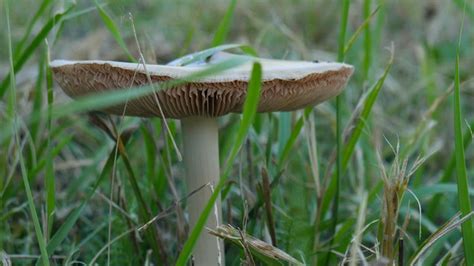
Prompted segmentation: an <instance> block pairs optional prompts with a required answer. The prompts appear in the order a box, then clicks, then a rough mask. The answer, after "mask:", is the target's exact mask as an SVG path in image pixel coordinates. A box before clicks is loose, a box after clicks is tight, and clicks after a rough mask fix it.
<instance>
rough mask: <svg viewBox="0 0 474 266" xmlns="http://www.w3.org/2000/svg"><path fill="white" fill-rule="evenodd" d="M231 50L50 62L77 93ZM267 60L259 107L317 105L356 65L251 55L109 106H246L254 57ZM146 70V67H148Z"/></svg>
mask: <svg viewBox="0 0 474 266" xmlns="http://www.w3.org/2000/svg"><path fill="white" fill-rule="evenodd" d="M236 56H240V55H232V54H228V53H218V54H216V55H213V56H212V57H211V58H210V59H209V60H208V61H207V62H205V63H200V64H191V65H187V66H171V65H146V70H145V68H144V67H143V65H142V64H138V63H124V62H116V61H95V60H94V61H67V60H55V61H53V62H51V63H50V66H51V68H52V71H53V73H54V78H55V80H56V81H57V82H58V83H59V85H60V86H61V87H62V89H63V90H64V92H65V93H66V94H67V95H69V96H70V97H72V98H78V97H81V96H86V95H91V94H94V93H98V92H103V91H110V90H118V89H128V88H131V87H138V86H145V85H149V82H148V78H147V75H146V73H147V72H148V74H149V75H150V77H151V80H152V82H162V81H169V80H173V79H184V78H186V77H187V76H189V75H190V74H193V73H195V72H198V71H202V70H203V69H205V68H206V67H208V66H209V65H211V64H215V63H218V62H221V61H222V60H225V59H227V58H229V57H236ZM255 61H258V62H260V63H261V65H262V89H261V96H260V102H259V104H258V112H272V111H292V110H297V109H300V108H304V107H307V106H312V105H316V104H318V103H320V102H323V101H325V100H327V99H329V98H331V97H333V96H336V95H338V94H339V93H340V92H341V91H342V89H343V88H344V86H345V85H346V83H347V81H348V79H349V77H350V76H351V74H352V72H353V67H352V66H351V65H347V64H343V63H329V62H308V61H285V60H273V59H262V58H252V60H249V61H248V62H246V63H244V64H242V65H240V66H238V67H235V68H231V69H228V70H225V71H223V72H220V73H218V74H214V75H210V76H206V77H203V78H200V79H198V80H192V81H190V82H186V83H182V84H181V85H177V86H174V87H170V88H168V89H165V90H160V91H157V92H155V94H156V96H157V97H155V95H153V93H152V94H149V95H147V96H144V97H140V98H137V99H133V100H130V101H128V102H126V103H122V104H119V105H115V106H111V107H107V108H104V109H103V110H102V111H105V112H107V113H110V114H117V115H122V114H123V113H124V114H125V115H128V116H140V117H154V116H157V117H161V113H160V110H159V107H158V104H157V102H156V99H158V100H159V104H160V106H161V108H162V110H163V114H164V116H165V117H166V118H177V119H181V118H184V117H190V116H211V117H216V116H222V115H225V114H227V113H230V112H235V113H238V112H241V111H242V108H243V104H244V101H245V96H246V92H247V85H248V80H249V79H250V73H251V69H252V65H253V64H252V63H253V62H255ZM146 71H147V72H146Z"/></svg>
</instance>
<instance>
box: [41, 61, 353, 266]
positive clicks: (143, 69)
mask: <svg viewBox="0 0 474 266" xmlns="http://www.w3.org/2000/svg"><path fill="white" fill-rule="evenodd" d="M236 56H241V55H233V54H229V53H224V52H219V53H216V54H214V55H212V56H211V57H210V58H207V60H206V61H205V62H201V63H197V64H196V63H195V64H191V65H187V66H179V65H139V66H137V64H136V63H124V62H115V61H65V60H55V61H53V62H51V63H50V66H51V68H52V71H53V73H54V78H55V80H56V81H57V82H58V83H59V85H60V86H61V87H62V89H63V90H64V92H66V94H68V95H69V96H71V97H72V98H78V97H81V96H85V95H90V94H93V93H97V92H102V91H107V90H116V89H127V88H129V87H130V86H131V85H132V86H143V85H147V84H148V82H149V79H148V77H150V78H151V81H152V82H161V81H169V80H179V79H184V78H186V77H187V76H188V75H190V74H192V73H195V72H197V71H201V70H203V69H205V68H206V67H207V66H209V65H212V64H216V63H218V62H222V61H223V60H226V59H228V58H232V57H236ZM252 61H258V62H260V64H261V65H262V70H263V72H262V89H261V96H260V102H259V103H258V109H257V111H258V112H273V111H293V110H297V109H301V108H304V107H307V106H313V105H316V104H318V103H320V102H323V101H325V100H327V99H329V98H331V97H333V96H336V95H337V94H339V93H340V92H341V90H342V89H343V88H344V86H345V84H346V83H347V81H348V79H349V77H350V76H351V74H352V72H353V68H352V66H350V65H347V64H343V63H329V62H307V61H284V60H273V59H262V58H254V57H252V58H250V60H249V61H248V62H247V63H245V64H242V65H240V66H238V67H235V68H232V69H228V70H225V71H223V72H221V73H218V74H214V75H209V76H206V77H203V78H200V79H198V80H195V81H189V82H187V83H185V84H182V85H177V86H174V87H171V88H169V89H166V90H161V91H157V92H155V93H151V94H149V95H147V96H144V97H141V98H137V99H133V100H130V101H128V102H127V103H122V104H119V105H115V106H112V107H107V108H104V109H103V111H105V112H107V113H109V114H116V115H121V114H125V115H128V116H139V117H161V118H174V119H180V121H181V127H182V136H183V149H184V156H183V158H184V164H185V173H186V186H187V189H188V191H193V190H195V189H197V188H199V187H201V186H202V185H204V184H208V183H211V184H212V183H217V181H218V179H219V149H218V124H217V117H219V116H223V115H226V114H228V113H239V112H241V111H242V108H243V104H244V101H245V96H246V90H247V85H248V80H249V78H250V72H251V67H252ZM210 195H211V191H210V190H203V191H200V192H199V193H196V195H194V196H193V198H192V200H189V201H188V212H189V222H190V227H191V228H193V227H194V224H195V223H196V221H197V220H198V218H199V215H200V213H201V211H202V210H203V208H204V207H205V205H206V203H207V202H208V200H209V197H210ZM217 209H218V211H217V215H211V216H210V217H209V218H208V220H207V224H206V226H207V227H209V228H216V226H217V225H219V224H220V223H221V208H220V200H218V201H217ZM216 216H217V217H216ZM219 251H220V253H221V254H219ZM223 252H224V249H223V243H222V242H221V241H218V240H217V239H216V237H214V236H211V235H210V234H201V235H200V237H199V239H198V242H197V243H196V246H195V249H194V251H193V256H194V262H195V265H216V263H217V262H218V257H219V255H221V256H222V254H223ZM222 257H223V256H222ZM222 257H221V258H222Z"/></svg>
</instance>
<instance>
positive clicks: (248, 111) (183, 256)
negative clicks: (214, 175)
mask: <svg viewBox="0 0 474 266" xmlns="http://www.w3.org/2000/svg"><path fill="white" fill-rule="evenodd" d="M261 80H262V66H261V65H260V64H259V63H254V64H253V68H252V74H251V76H250V81H249V85H248V89H247V96H246V98H245V103H244V107H243V115H242V120H241V122H240V127H239V131H238V133H237V136H236V139H235V141H234V144H233V146H232V149H231V151H230V154H229V157H228V158H227V161H226V164H225V168H224V171H223V173H222V175H221V177H220V179H219V182H218V184H217V186H216V187H215V189H214V192H213V193H212V195H211V197H210V199H209V201H208V203H207V204H206V207H205V208H204V210H203V211H202V213H201V215H200V217H199V219H198V221H197V222H196V225H195V227H194V229H193V230H192V231H191V232H190V234H189V237H188V240H186V242H185V244H184V246H183V249H182V250H181V252H180V254H179V257H178V260H177V262H176V265H180V266H184V265H186V263H187V261H188V260H189V258H190V257H191V254H192V251H193V248H194V245H195V244H196V242H197V239H198V237H199V235H200V234H201V231H202V230H203V228H204V225H205V223H206V220H207V218H208V217H209V214H210V213H211V210H212V209H213V208H214V205H215V203H216V200H217V198H218V196H219V193H220V192H221V190H222V188H223V187H224V186H225V183H226V180H227V176H228V174H229V171H230V169H231V168H232V165H233V162H234V159H235V157H236V156H237V154H238V152H239V150H240V147H241V146H242V144H243V143H244V141H245V137H246V136H247V132H248V130H249V129H250V126H251V125H252V121H253V119H254V117H255V114H256V112H257V106H258V101H259V99H260V90H261Z"/></svg>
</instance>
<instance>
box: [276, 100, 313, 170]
mask: <svg viewBox="0 0 474 266" xmlns="http://www.w3.org/2000/svg"><path fill="white" fill-rule="evenodd" d="M312 111H313V108H312V107H308V108H305V109H304V112H303V115H302V116H301V117H300V118H299V119H298V121H296V123H295V126H294V127H293V129H292V130H291V134H290V136H289V138H288V139H287V141H286V144H285V147H284V148H283V151H282V152H281V155H280V158H279V159H278V168H279V169H281V168H282V167H283V164H284V163H285V162H286V159H287V158H288V156H289V155H290V152H291V148H292V147H293V145H294V144H295V142H296V139H297V138H298V136H299V134H300V132H301V129H302V128H303V125H304V121H305V120H306V119H307V118H308V116H309V114H311V112H312Z"/></svg>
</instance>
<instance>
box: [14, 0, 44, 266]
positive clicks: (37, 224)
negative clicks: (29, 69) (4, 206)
mask: <svg viewBox="0 0 474 266" xmlns="http://www.w3.org/2000/svg"><path fill="white" fill-rule="evenodd" d="M5 18H6V24H7V36H8V38H7V39H8V40H7V43H8V55H9V56H8V57H9V63H10V73H11V74H10V75H9V77H7V78H9V80H10V90H9V91H10V97H9V100H10V101H9V105H10V107H9V108H12V109H11V110H12V111H13V113H12V114H11V116H9V118H10V119H11V121H12V122H11V123H12V125H13V129H14V132H15V136H14V137H15V140H14V141H15V144H16V145H15V146H16V152H18V154H19V161H20V172H21V177H22V180H23V185H24V187H25V193H26V197H27V201H28V207H29V209H30V214H31V218H32V219H33V225H34V228H35V233H36V240H37V241H38V246H39V249H40V252H41V260H42V262H43V264H44V265H47V266H48V265H49V257H48V252H47V251H46V240H45V238H44V236H43V233H42V231H41V224H40V221H39V218H38V213H37V212H36V207H35V202H34V199H33V193H32V191H31V187H30V183H29V179H28V170H27V168H26V165H25V161H24V158H23V149H22V148H21V144H20V143H21V142H20V137H19V134H18V131H17V130H16V128H17V126H18V122H17V117H16V116H17V113H16V87H15V69H14V64H13V49H12V41H11V29H10V10H9V0H7V1H5Z"/></svg>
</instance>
